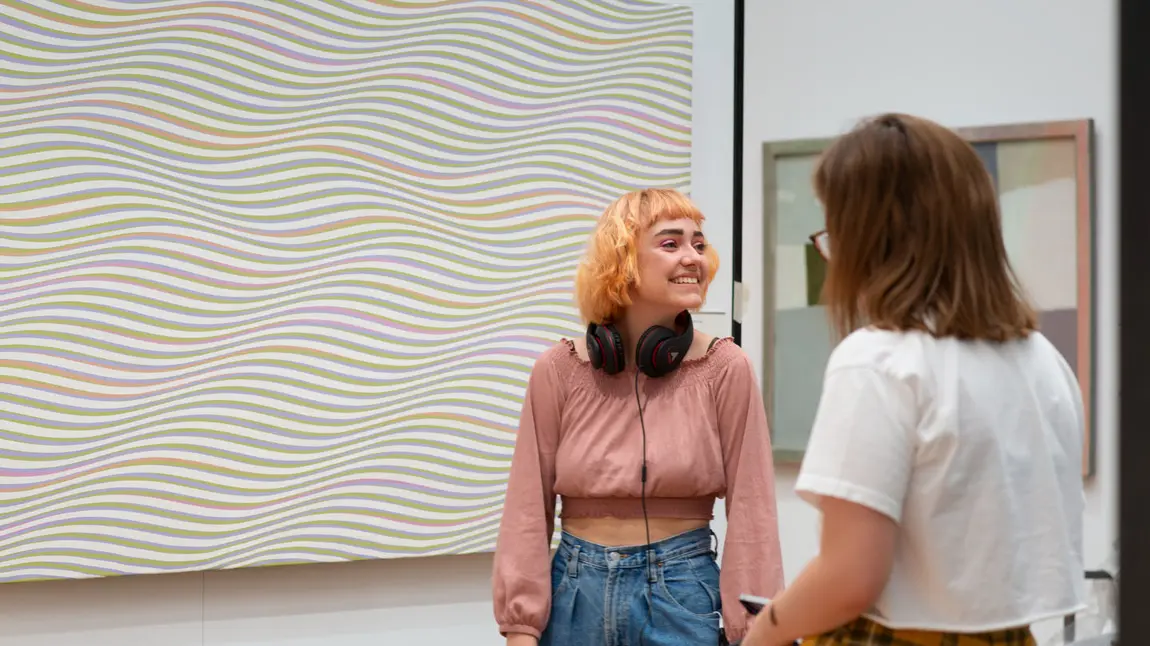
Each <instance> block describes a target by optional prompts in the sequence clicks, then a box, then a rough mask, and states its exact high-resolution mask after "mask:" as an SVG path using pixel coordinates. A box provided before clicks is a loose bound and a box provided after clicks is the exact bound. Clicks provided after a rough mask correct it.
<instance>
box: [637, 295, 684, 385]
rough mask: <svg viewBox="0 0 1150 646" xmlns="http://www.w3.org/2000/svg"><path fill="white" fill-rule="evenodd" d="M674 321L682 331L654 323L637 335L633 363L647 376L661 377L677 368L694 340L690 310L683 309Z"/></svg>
mask: <svg viewBox="0 0 1150 646" xmlns="http://www.w3.org/2000/svg"><path fill="white" fill-rule="evenodd" d="M675 323H676V325H677V326H678V327H681V328H683V331H682V332H679V333H676V332H675V331H674V330H671V329H668V328H665V327H663V326H661V325H654V326H651V327H649V328H647V331H646V332H644V333H643V335H642V336H640V337H639V343H638V346H637V347H636V349H635V363H636V364H637V365H638V366H639V369H640V370H642V371H643V374H645V375H647V376H648V377H662V376H664V375H666V374H668V373H670V372H673V371H674V370H676V369H678V367H679V365H680V364H681V363H683V359H684V358H685V357H686V356H687V351H688V350H690V349H691V344H692V343H694V341H695V326H694V324H693V321H692V320H691V314H690V312H687V311H683V313H682V314H680V315H679V316H678V317H677V318H676V319H675Z"/></svg>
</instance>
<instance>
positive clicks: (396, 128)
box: [0, 0, 692, 581]
mask: <svg viewBox="0 0 1150 646" xmlns="http://www.w3.org/2000/svg"><path fill="white" fill-rule="evenodd" d="M691 61H692V33H691V13H690V9H689V8H684V7H675V6H670V5H666V4H663V3H660V2H649V1H639V0H503V1H501V0H438V1H436V0H423V1H399V0H394V1H389V0H325V1H324V2H305V1H304V0H259V1H256V0H250V1H228V0H56V1H48V0H44V1H41V2H35V3H27V2H21V1H19V0H0V149H2V150H3V151H4V153H3V154H2V155H0V245H2V248H3V252H0V384H2V385H0V581H18V580H28V579H43V578H64V577H90V576H106V575H116V574H126V573H144V572H158V571H180V570H199V569H214V568H229V567H244V566H255V565H269V564H276V563H295V562H315V561H339V560H348V559H361V558H393V557H404V556H413V555H431V554H454V553H464V552H474V551H484V550H489V549H491V548H492V547H493V545H494V537H495V532H496V528H497V524H498V520H499V516H500V510H501V503H502V499H503V490H504V485H505V479H506V473H507V469H508V466H509V463H510V456H511V451H512V446H513V442H514V433H515V428H516V422H517V419H518V413H519V406H520V402H521V398H522V395H523V391H524V388H525V386H526V380H527V376H528V373H529V371H530V367H531V365H532V362H533V361H534V359H535V357H536V356H537V355H538V354H539V352H541V351H542V350H543V349H545V348H546V347H547V346H548V345H549V344H550V343H552V342H554V341H555V340H556V339H557V338H558V337H560V336H563V335H571V334H578V333H579V323H578V317H577V315H576V311H575V309H574V307H573V305H572V299H571V290H572V284H571V276H572V275H573V270H574V265H575V262H576V261H577V259H578V256H579V254H580V253H581V251H582V249H583V245H584V244H585V242H584V241H585V238H586V235H587V233H588V231H589V230H590V228H591V226H592V224H593V223H594V220H595V217H596V216H597V214H598V213H599V212H600V211H601V209H602V208H603V207H604V206H605V205H606V203H607V202H608V201H610V200H611V199H613V198H614V197H616V196H617V195H618V194H619V193H621V192H623V191H625V190H629V189H632V188H635V187H640V186H673V187H676V188H679V189H681V190H689V186H688V184H689V167H690V151H691V147H690V125H691V100H690V99H691Z"/></svg>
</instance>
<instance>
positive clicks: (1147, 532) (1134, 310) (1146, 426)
mask: <svg viewBox="0 0 1150 646" xmlns="http://www.w3.org/2000/svg"><path fill="white" fill-rule="evenodd" d="M1118 6H1119V11H1118V20H1119V23H1118V70H1119V71H1118V103H1119V110H1118V115H1119V119H1118V128H1117V130H1118V137H1117V140H1116V141H1110V142H1107V145H1110V146H1118V150H1119V155H1118V157H1119V165H1118V213H1119V217H1118V225H1119V228H1118V239H1119V243H1118V253H1119V267H1120V269H1119V274H1118V285H1119V286H1118V289H1119V305H1118V307H1119V315H1118V326H1119V328H1118V329H1119V336H1118V343H1119V345H1118V362H1119V364H1120V368H1119V380H1118V442H1119V451H1118V455H1119V458H1118V462H1119V465H1118V479H1119V487H1118V526H1119V530H1118V544H1119V548H1118V549H1119V552H1118V558H1119V581H1120V585H1119V595H1118V596H1119V602H1118V615H1119V626H1120V630H1121V638H1120V640H1121V642H1122V643H1123V644H1130V645H1133V644H1143V643H1147V640H1148V639H1150V612H1146V602H1147V601H1148V599H1147V596H1150V595H1148V594H1147V593H1148V591H1150V524H1148V523H1147V522H1146V521H1147V518H1150V514H1148V513H1147V509H1148V508H1150V504H1148V503H1150V501H1148V500H1147V497H1150V469H1148V468H1147V466H1148V465H1150V342H1148V341H1147V331H1148V330H1150V289H1148V288H1147V285H1150V254H1147V253H1146V246H1147V244H1148V243H1150V192H1148V191H1147V189H1146V177H1147V176H1150V91H1148V90H1150V48H1148V47H1147V46H1146V44H1147V42H1148V41H1147V38H1146V34H1147V33H1148V32H1150V2H1147V1H1146V0H1121V2H1119V5H1118Z"/></svg>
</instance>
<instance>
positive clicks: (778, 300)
mask: <svg viewBox="0 0 1150 646" xmlns="http://www.w3.org/2000/svg"><path fill="white" fill-rule="evenodd" d="M956 132H958V133H959V134H960V135H962V136H963V137H964V138H965V139H966V140H967V141H969V142H970V143H971V145H972V146H973V147H974V149H975V150H976V151H977V152H978V154H979V156H980V157H981V158H982V160H983V162H984V163H985V164H986V167H987V169H988V171H989V172H990V174H991V176H992V177H993V179H994V182H995V186H996V187H997V190H998V197H999V205H1000V208H1001V211H1002V227H1003V235H1004V238H1005V242H1006V248H1007V253H1008V255H1009V257H1010V261H1011V263H1012V264H1013V266H1014V269H1015V271H1016V272H1017V273H1018V276H1019V280H1020V281H1021V282H1022V283H1023V285H1024V287H1025V288H1026V289H1027V290H1028V291H1029V294H1030V296H1031V298H1032V299H1033V301H1034V303H1035V305H1036V306H1037V308H1038V310H1039V325H1040V326H1041V329H1042V332H1043V334H1045V335H1046V336H1047V337H1049V338H1050V340H1051V342H1052V343H1054V345H1055V346H1056V347H1057V348H1058V349H1059V351H1060V352H1062V354H1063V356H1064V357H1065V358H1066V360H1067V362H1068V363H1069V364H1070V366H1071V367H1072V368H1073V369H1074V372H1075V374H1076V375H1077V376H1078V381H1079V384H1080V385H1081V387H1082V396H1083V400H1084V402H1085V404H1086V437H1085V446H1084V451H1083V463H1082V473H1083V475H1084V476H1089V475H1092V474H1093V471H1094V435H1095V434H1094V407H1093V400H1094V316H1095V308H1094V296H1093V293H1094V258H1093V251H1094V208H1095V207H1094V177H1093V136H1094V135H1093V132H1094V131H1093V122H1092V121H1091V120H1089V119H1083V120H1072V121H1054V122H1040V123H1019V124H1007V125H994V126H986V127H974V128H958V129H956ZM833 140H834V139H833V138H824V139H806V140H791V141H776V142H767V143H765V144H763V223H764V225H763V230H764V241H763V263H764V268H765V275H764V285H765V289H764V290H763V291H764V300H763V308H764V322H765V326H764V330H765V335H766V343H765V344H764V347H765V355H766V356H765V357H764V366H765V368H764V379H763V389H764V399H765V400H766V402H767V408H768V413H769V415H770V420H771V429H772V438H773V439H772V441H773V444H774V451H775V459H776V461H777V462H778V463H794V462H799V461H801V459H802V455H803V452H804V450H805V447H806V443H807V439H808V437H809V435H810V429H811V424H812V423H813V421H814V416H815V411H816V409H817V407H818V401H819V396H820V395H821V389H822V379H823V372H824V370H825V369H826V363H827V360H828V358H829V357H830V352H831V349H832V348H833V343H834V341H833V338H834V337H833V332H832V330H831V326H830V324H829V321H828V320H827V317H826V310H825V308H824V307H823V306H822V305H821V303H820V295H821V292H822V282H823V279H824V276H825V265H824V262H823V260H822V258H821V257H820V256H819V255H818V253H817V252H816V251H815V249H814V246H813V245H812V244H811V242H810V240H809V237H808V236H810V234H811V233H813V232H815V231H818V230H819V229H822V228H823V227H824V226H825V224H824V217H823V212H822V208H821V206H820V205H819V203H818V201H817V200H816V199H815V196H814V192H813V188H812V186H811V177H812V173H813V171H814V167H815V162H816V160H817V159H818V156H819V154H820V153H821V152H822V151H823V150H825V149H826V147H827V146H828V145H829V144H830V143H831V142H832V141H833Z"/></svg>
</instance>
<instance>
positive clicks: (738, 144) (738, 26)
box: [731, 0, 746, 345]
mask: <svg viewBox="0 0 1150 646" xmlns="http://www.w3.org/2000/svg"><path fill="white" fill-rule="evenodd" d="M745 13H746V6H745V4H744V0H735V25H734V31H735V33H734V38H733V40H734V41H735V70H734V79H733V80H734V83H733V85H734V86H735V114H734V118H733V122H734V124H735V128H734V141H732V144H733V145H732V148H733V149H734V154H735V158H734V164H732V166H731V175H732V181H731V191H732V193H731V227H732V237H731V277H732V279H733V281H734V282H733V283H732V285H731V336H732V337H733V338H734V340H735V343H736V344H738V345H742V343H743V324H742V323H741V322H739V321H736V320H735V312H741V311H742V308H741V307H740V305H739V291H738V290H736V289H735V285H740V284H742V282H743V56H744V51H743V38H744V35H745V33H746V32H745V23H746V20H745V19H746V16H745Z"/></svg>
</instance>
